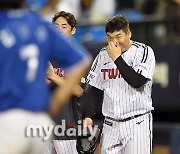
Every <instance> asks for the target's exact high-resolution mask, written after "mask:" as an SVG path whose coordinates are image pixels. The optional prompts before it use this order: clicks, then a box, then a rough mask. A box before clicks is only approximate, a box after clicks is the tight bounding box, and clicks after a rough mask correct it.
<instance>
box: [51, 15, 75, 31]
mask: <svg viewBox="0 0 180 154" xmlns="http://www.w3.org/2000/svg"><path fill="white" fill-rule="evenodd" d="M59 17H64V18H65V19H66V20H67V22H68V24H69V25H70V26H71V28H73V27H76V19H75V17H74V15H73V14H71V13H69V12H65V11H60V12H58V13H56V14H55V15H54V17H53V18H52V22H53V23H55V21H56V20H57V18H59Z"/></svg>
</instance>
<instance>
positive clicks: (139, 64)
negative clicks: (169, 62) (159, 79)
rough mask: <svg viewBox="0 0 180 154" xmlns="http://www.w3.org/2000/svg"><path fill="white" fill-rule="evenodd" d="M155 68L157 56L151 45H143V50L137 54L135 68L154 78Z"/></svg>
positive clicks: (142, 73) (138, 71)
mask: <svg viewBox="0 0 180 154" xmlns="http://www.w3.org/2000/svg"><path fill="white" fill-rule="evenodd" d="M154 69H155V56H154V52H153V50H152V48H151V47H149V46H146V47H143V52H139V54H137V56H136V62H135V66H134V70H135V71H136V72H137V73H139V74H141V75H143V76H144V77H146V78H147V79H150V80H152V78H153V73H154Z"/></svg>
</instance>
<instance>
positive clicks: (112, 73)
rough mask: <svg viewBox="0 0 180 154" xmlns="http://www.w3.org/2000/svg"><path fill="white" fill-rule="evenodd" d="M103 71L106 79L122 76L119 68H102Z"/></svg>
mask: <svg viewBox="0 0 180 154" xmlns="http://www.w3.org/2000/svg"><path fill="white" fill-rule="evenodd" d="M101 72H102V73H103V78H104V80H106V79H116V78H120V77H121V74H120V72H119V69H118V68H111V69H101Z"/></svg>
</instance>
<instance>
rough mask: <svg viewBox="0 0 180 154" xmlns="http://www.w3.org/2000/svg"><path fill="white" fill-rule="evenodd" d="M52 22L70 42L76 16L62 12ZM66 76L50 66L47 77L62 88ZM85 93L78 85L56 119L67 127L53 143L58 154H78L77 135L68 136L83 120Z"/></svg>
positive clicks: (60, 69)
mask: <svg viewBox="0 0 180 154" xmlns="http://www.w3.org/2000/svg"><path fill="white" fill-rule="evenodd" d="M52 22H53V24H54V26H55V27H56V28H57V29H58V31H59V32H60V33H62V34H63V35H65V37H66V38H67V39H68V40H69V41H70V40H71V36H72V35H74V34H75V32H76V19H75V17H74V15H73V14H71V13H69V12H65V11H60V12H58V13H56V14H55V15H54V17H53V20H52ZM54 70H55V71H54ZM55 72H56V73H55ZM65 74H66V72H64V71H63V69H62V68H53V66H52V65H51V64H50V65H49V68H48V74H47V77H48V79H49V80H51V81H52V82H53V83H55V84H56V85H57V86H60V87H61V86H62V85H64V84H65V80H66V79H65V77H64V75H65ZM83 92H84V90H83V89H82V88H81V86H79V85H78V84H77V85H76V88H75V91H74V93H73V95H74V96H73V97H71V99H70V100H69V101H68V103H66V104H64V105H63V106H62V108H61V109H60V112H59V114H58V115H57V117H55V118H54V119H55V122H56V123H57V124H60V125H62V123H63V122H62V121H63V120H64V122H65V127H66V129H65V130H62V131H64V132H63V133H62V132H59V133H61V134H63V135H61V136H56V139H55V140H54V141H53V145H54V147H55V150H56V152H57V154H69V153H73V154H76V153H77V151H76V139H77V134H76V135H74V136H68V135H67V130H68V129H69V128H77V127H78V121H79V120H82V113H81V112H82V111H81V104H80V96H81V95H82V94H83Z"/></svg>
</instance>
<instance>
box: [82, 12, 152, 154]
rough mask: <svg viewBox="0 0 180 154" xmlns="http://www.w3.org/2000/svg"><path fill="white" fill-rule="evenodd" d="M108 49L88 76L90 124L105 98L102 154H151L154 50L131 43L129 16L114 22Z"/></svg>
mask: <svg viewBox="0 0 180 154" xmlns="http://www.w3.org/2000/svg"><path fill="white" fill-rule="evenodd" d="M105 31H106V35H107V40H108V45H107V46H106V47H104V48H102V49H101V51H100V52H99V54H98V55H97V57H96V58H95V60H94V62H93V64H92V67H91V70H90V72H89V74H88V77H87V79H88V81H89V84H90V85H91V88H90V90H89V95H90V97H89V102H88V106H87V111H86V119H85V120H86V124H87V125H90V126H91V125H92V118H93V115H94V113H95V111H96V109H97V106H98V105H99V103H100V102H101V99H102V97H103V106H102V113H103V115H104V116H105V120H104V123H103V130H102V136H101V143H100V147H101V148H100V151H101V153H102V154H151V152H152V114H151V110H153V109H154V108H153V107H152V99H151V86H152V77H153V72H154V68H155V56H154V53H153V50H152V48H151V47H149V46H147V45H145V44H143V43H139V42H136V41H133V40H131V36H132V34H131V31H130V28H129V22H128V20H127V18H126V17H125V16H122V15H117V16H114V17H112V18H110V19H109V20H108V21H107V23H106V25H105Z"/></svg>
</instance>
